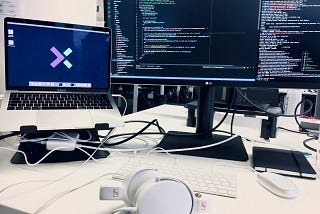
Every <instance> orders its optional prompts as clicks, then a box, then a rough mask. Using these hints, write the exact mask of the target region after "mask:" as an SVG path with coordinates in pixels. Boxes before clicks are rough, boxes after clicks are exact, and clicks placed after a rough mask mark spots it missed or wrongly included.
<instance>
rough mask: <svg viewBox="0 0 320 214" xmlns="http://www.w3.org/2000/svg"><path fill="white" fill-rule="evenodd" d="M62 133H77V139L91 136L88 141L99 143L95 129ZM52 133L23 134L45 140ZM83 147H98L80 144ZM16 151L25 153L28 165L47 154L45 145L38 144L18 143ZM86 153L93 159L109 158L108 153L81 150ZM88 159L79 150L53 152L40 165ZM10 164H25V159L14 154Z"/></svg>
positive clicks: (86, 155) (29, 137) (85, 138)
mask: <svg viewBox="0 0 320 214" xmlns="http://www.w3.org/2000/svg"><path fill="white" fill-rule="evenodd" d="M62 132H64V133H78V134H79V139H82V140H87V139H88V138H89V136H90V135H91V139H90V141H99V136H98V131H97V130H95V129H92V130H68V131H62ZM53 133H54V131H39V132H36V133H29V134H25V136H24V137H25V138H26V139H30V140H32V139H39V138H47V137H49V136H51V135H52V134H53ZM81 144H82V145H85V146H90V147H94V146H98V145H99V144H97V145H95V144H92V143H81ZM18 150H20V151H22V152H24V153H25V155H26V158H27V160H28V162H29V163H31V164H34V163H37V162H38V161H39V160H41V159H42V158H43V157H44V156H45V155H46V154H47V153H48V152H50V151H48V150H47V148H46V145H45V144H40V143H39V142H24V143H20V145H19V148H18ZM83 150H85V151H86V152H87V153H89V154H90V155H92V154H93V153H94V154H93V157H94V158H95V159H100V158H106V157H108V156H109V152H108V151H101V150H97V151H96V150H95V149H86V148H83ZM88 158H89V156H88V154H85V153H84V152H83V151H80V150H79V149H75V150H73V151H54V152H52V153H51V154H50V155H49V156H47V157H46V158H45V159H43V161H41V163H59V162H71V161H82V160H87V159H88ZM11 163H13V164H26V161H25V157H24V155H23V154H22V153H20V152H16V153H15V154H14V155H13V157H12V158H11Z"/></svg>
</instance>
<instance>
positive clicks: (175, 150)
mask: <svg viewBox="0 0 320 214" xmlns="http://www.w3.org/2000/svg"><path fill="white" fill-rule="evenodd" d="M236 137H239V135H233V136H231V137H228V138H227V139H225V140H222V141H219V142H216V143H212V144H209V145H205V146H198V147H190V148H181V149H163V150H161V151H154V152H155V153H157V152H159V153H162V152H184V151H193V150H199V149H207V148H211V147H214V146H218V145H221V144H224V143H226V142H228V141H230V140H233V139H234V138H236Z"/></svg>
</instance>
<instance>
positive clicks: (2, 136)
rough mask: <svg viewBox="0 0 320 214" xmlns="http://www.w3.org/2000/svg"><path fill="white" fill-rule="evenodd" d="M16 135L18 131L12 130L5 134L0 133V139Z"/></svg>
mask: <svg viewBox="0 0 320 214" xmlns="http://www.w3.org/2000/svg"><path fill="white" fill-rule="evenodd" d="M17 135H19V132H12V133H9V134H6V135H0V140H4V139H6V138H9V137H13V136H17Z"/></svg>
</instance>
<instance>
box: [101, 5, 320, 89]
mask: <svg viewBox="0 0 320 214" xmlns="http://www.w3.org/2000/svg"><path fill="white" fill-rule="evenodd" d="M106 2H107V4H108V6H107V7H108V14H107V17H108V20H107V21H108V26H109V27H111V28H112V29H113V34H114V38H115V39H114V41H113V42H114V44H113V45H114V46H113V47H114V49H113V57H112V63H113V68H112V72H113V73H112V82H118V83H138V84H173V85H177V84H181V85H206V84H209V85H210V84H213V85H215V86H217V85H218V86H236V87H238V86H245V87H275V88H320V86H319V85H320V43H319V39H320V15H319V14H320V2H319V1H317V0H309V1H301V0H241V1H239V0H202V1H194V0H166V1H152V0H148V1H146V0H137V1H128V0H107V1H106Z"/></svg>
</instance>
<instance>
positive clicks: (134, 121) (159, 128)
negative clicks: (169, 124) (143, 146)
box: [124, 120, 166, 133]
mask: <svg viewBox="0 0 320 214" xmlns="http://www.w3.org/2000/svg"><path fill="white" fill-rule="evenodd" d="M124 123H147V124H149V123H150V122H149V121H145V120H128V121H125V122H124ZM151 125H154V126H156V127H157V128H158V130H159V132H161V133H165V132H166V131H165V130H164V129H163V128H162V127H161V126H160V125H159V122H158V120H155V123H152V124H151Z"/></svg>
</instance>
